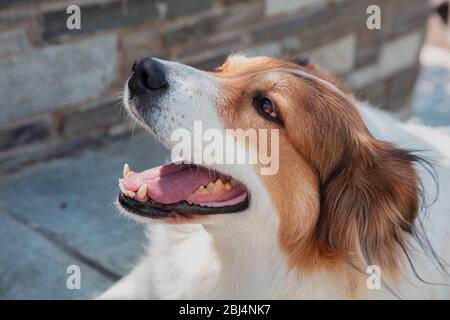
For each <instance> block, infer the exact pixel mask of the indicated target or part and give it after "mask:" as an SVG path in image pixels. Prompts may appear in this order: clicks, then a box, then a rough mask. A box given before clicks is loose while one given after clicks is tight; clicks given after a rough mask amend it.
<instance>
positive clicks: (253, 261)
mask: <svg viewBox="0 0 450 320" xmlns="http://www.w3.org/2000/svg"><path fill="white" fill-rule="evenodd" d="M221 222H222V221H221ZM224 222H225V223H218V224H212V225H205V230H206V231H207V232H208V233H209V234H210V236H211V238H212V240H213V246H214V249H215V251H216V253H217V258H218V260H219V265H220V272H219V277H218V281H219V283H218V286H217V287H218V288H220V291H221V292H220V295H221V296H222V297H224V296H229V297H230V298H231V297H233V298H237V297H240V298H248V297H258V298H261V299H263V298H275V297H274V295H275V296H277V295H278V298H282V295H283V293H282V292H281V291H280V292H278V290H280V289H281V288H286V286H287V285H288V282H289V281H290V280H289V279H290V278H291V275H290V272H289V271H288V269H287V259H286V257H285V256H284V255H283V254H282V252H281V251H280V248H279V243H278V238H277V227H276V225H275V223H274V222H273V221H264V220H263V219H258V220H257V219H251V218H249V219H245V218H242V217H241V218H240V219H235V218H234V217H229V219H228V221H224ZM269 294H270V295H269Z"/></svg>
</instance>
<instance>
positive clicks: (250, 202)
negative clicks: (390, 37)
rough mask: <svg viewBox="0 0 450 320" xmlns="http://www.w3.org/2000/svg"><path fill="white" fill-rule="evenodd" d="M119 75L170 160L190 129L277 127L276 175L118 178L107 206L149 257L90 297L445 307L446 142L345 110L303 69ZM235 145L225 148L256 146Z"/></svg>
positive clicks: (139, 69)
mask: <svg viewBox="0 0 450 320" xmlns="http://www.w3.org/2000/svg"><path fill="white" fill-rule="evenodd" d="M132 71H133V72H132V75H131V77H130V78H129V79H128V81H127V83H126V85H125V92H124V104H125V108H126V110H127V112H128V114H129V115H130V116H131V118H132V120H133V121H135V122H137V123H138V124H139V125H141V126H142V127H144V128H145V129H147V130H148V131H150V132H151V133H152V134H153V135H154V136H155V137H156V138H157V139H158V140H159V141H160V142H161V143H162V144H164V145H165V146H166V147H167V148H169V149H171V148H173V147H174V145H175V142H174V140H173V139H172V133H173V132H174V131H175V130H177V129H179V128H183V129H184V130H187V131H188V132H193V130H194V123H195V122H201V124H202V125H203V127H204V128H206V129H211V128H214V129H216V130H219V131H220V132H222V133H223V134H224V135H226V134H227V133H226V130H227V129H242V130H248V129H252V130H254V131H255V132H256V134H257V135H260V134H261V132H263V131H262V130H264V129H266V130H276V131H277V132H278V136H277V139H278V141H277V144H276V147H277V150H276V152H277V153H278V155H279V160H278V161H279V164H278V167H277V172H276V173H275V174H262V171H261V169H262V167H263V166H264V165H263V164H262V163H261V162H260V161H257V162H255V163H240V164H229V163H226V164H223V163H222V164H221V163H196V162H195V161H193V160H192V159H191V158H189V157H186V159H182V160H184V161H182V162H176V163H171V164H165V165H162V166H160V167H157V168H153V169H149V170H146V171H143V172H134V171H132V170H130V168H129V167H128V166H127V165H126V166H125V168H124V177H123V178H122V179H120V182H119V184H120V189H121V192H120V194H119V197H118V207H119V208H120V211H121V212H122V213H124V214H125V215H127V216H128V217H131V218H133V219H136V220H138V221H141V222H143V223H145V224H147V225H148V237H149V246H148V250H147V252H146V255H145V256H144V257H143V258H142V260H141V261H140V263H139V264H138V265H137V266H136V267H135V268H134V269H133V271H132V272H131V273H130V274H129V275H127V276H126V277H124V278H123V279H122V280H120V281H119V282H118V283H117V284H115V285H114V286H113V287H112V288H110V289H109V290H107V291H106V292H105V293H104V294H103V295H101V297H100V298H104V299H422V298H425V299H434V298H449V297H450V286H449V285H450V277H449V276H448V271H449V268H448V265H447V262H448V261H449V259H450V246H449V243H450V137H448V136H446V135H444V134H442V133H440V132H438V131H436V130H435V129H432V128H428V127H425V126H421V125H417V124H411V123H402V122H399V121H397V120H396V119H394V118H393V117H392V116H391V115H389V114H388V113H386V112H383V111H380V110H376V109H375V108H372V107H371V106H369V105H367V104H366V103H362V102H360V101H357V100H356V99H355V98H354V97H353V96H352V94H351V93H349V92H348V91H347V90H346V88H345V87H344V86H343V85H342V84H341V83H339V81H338V80H336V79H335V78H334V77H333V76H331V75H329V74H328V73H327V72H326V71H324V70H321V69H320V68H319V67H317V66H315V65H314V64H313V63H309V62H308V61H306V60H304V61H302V63H295V62H289V61H284V60H279V59H273V58H269V57H256V58H248V57H246V56H244V55H239V54H236V55H232V56H230V57H229V58H228V59H227V61H226V62H225V63H224V64H223V65H222V66H221V67H219V68H217V69H216V70H215V71H213V72H205V71H200V70H197V69H195V68H192V67H189V66H186V65H183V64H179V63H175V62H169V61H163V60H160V59H156V58H143V59H140V60H138V61H136V63H135V64H134V65H133V69H132ZM247 142H248V143H244V144H242V141H241V142H236V148H239V150H241V152H244V153H248V152H251V151H254V150H259V149H261V148H263V146H262V145H261V143H260V140H252V141H250V140H249V141H247ZM271 146H272V145H271V144H270V143H269V144H266V145H265V146H264V148H266V149H267V150H266V151H268V152H269V154H270V152H271V151H272V153H273V152H275V150H274V148H273V147H271ZM368 270H372V271H373V270H375V271H376V273H371V272H368ZM374 276H376V278H373V277H374ZM377 281H378V284H377Z"/></svg>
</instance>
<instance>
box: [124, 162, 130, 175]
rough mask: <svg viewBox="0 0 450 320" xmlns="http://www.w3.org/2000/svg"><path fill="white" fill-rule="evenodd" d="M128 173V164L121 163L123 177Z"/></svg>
mask: <svg viewBox="0 0 450 320" xmlns="http://www.w3.org/2000/svg"><path fill="white" fill-rule="evenodd" d="M128 173H130V166H129V165H128V163H125V164H124V165H123V177H124V178H126V177H127V175H128Z"/></svg>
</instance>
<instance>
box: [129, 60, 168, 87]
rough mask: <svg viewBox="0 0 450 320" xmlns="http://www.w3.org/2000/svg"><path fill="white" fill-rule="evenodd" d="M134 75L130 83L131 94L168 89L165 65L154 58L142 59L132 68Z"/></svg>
mask: <svg viewBox="0 0 450 320" xmlns="http://www.w3.org/2000/svg"><path fill="white" fill-rule="evenodd" d="M131 70H132V71H133V75H132V76H131V78H130V80H129V81H128V87H129V89H130V91H131V94H139V93H145V92H156V91H159V90H162V89H163V88H165V87H167V81H166V76H165V72H164V67H163V65H162V64H161V63H160V62H159V61H157V60H156V59H153V58H141V59H138V60H136V61H135V62H134V64H133V67H132V68H131Z"/></svg>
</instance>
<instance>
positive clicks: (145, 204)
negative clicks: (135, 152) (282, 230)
mask: <svg viewBox="0 0 450 320" xmlns="http://www.w3.org/2000/svg"><path fill="white" fill-rule="evenodd" d="M119 187H120V190H121V193H120V194H119V203H120V205H121V206H122V207H123V208H124V209H126V210H127V211H128V212H131V213H134V214H137V215H140V216H144V217H149V218H155V219H157V218H167V217H176V216H182V217H185V218H189V217H192V216H194V215H208V214H224V213H235V212H239V211H243V210H245V209H247V207H248V205H249V194H248V192H247V189H246V188H245V187H244V185H243V184H242V183H240V182H238V181H236V180H234V179H233V178H231V177H229V176H227V175H224V174H221V173H219V172H217V171H214V170H211V169H207V168H204V167H201V166H197V165H192V164H168V165H163V166H160V167H156V168H152V169H149V170H146V171H143V172H139V173H137V172H133V171H130V169H129V167H128V165H125V166H124V177H123V179H119Z"/></svg>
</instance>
